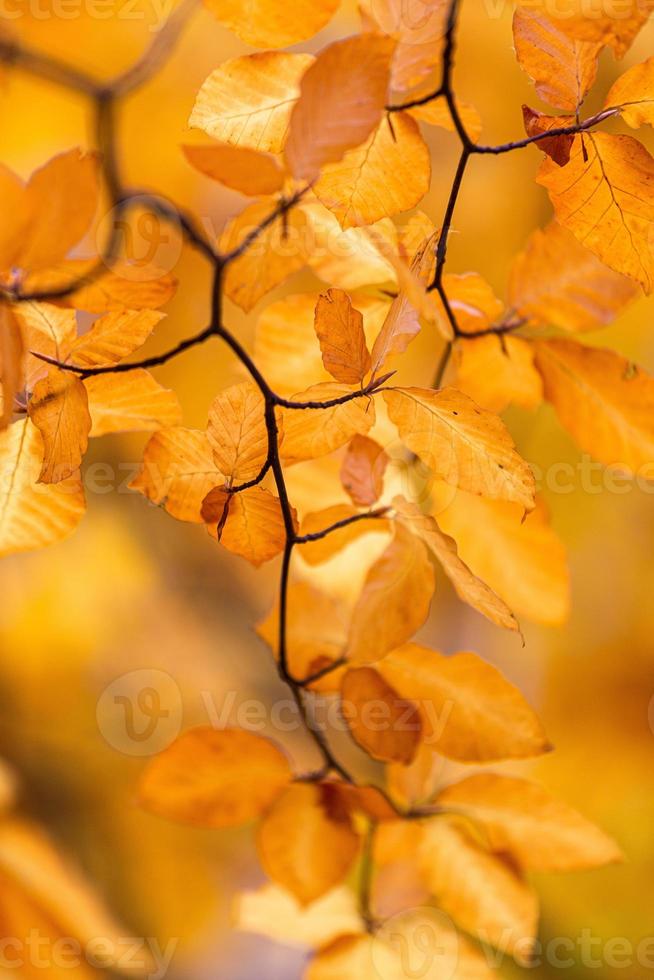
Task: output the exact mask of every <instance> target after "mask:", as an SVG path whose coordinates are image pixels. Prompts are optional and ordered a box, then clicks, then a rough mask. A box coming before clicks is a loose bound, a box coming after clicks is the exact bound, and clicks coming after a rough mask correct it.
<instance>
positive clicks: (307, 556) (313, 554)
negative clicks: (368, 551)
mask: <svg viewBox="0 0 654 980" xmlns="http://www.w3.org/2000/svg"><path fill="white" fill-rule="evenodd" d="M358 516H359V512H358V511H357V509H356V507H352V506H351V505H349V504H335V505H334V506H333V507H327V508H326V509H325V510H320V511H314V512H312V513H310V514H307V515H306V516H305V518H304V520H303V521H302V524H301V527H300V536H301V537H306V536H310V535H318V534H321V532H322V531H324V530H325V528H329V527H333V526H334V525H337V524H339V523H341V522H345V521H347V522H348V523H347V524H345V526H344V527H341V528H335V529H334V530H333V531H331V533H330V534H327V535H325V536H324V537H320V538H318V540H315V541H307V542H305V543H303V544H302V545H301V552H300V553H301V555H302V558H303V559H304V561H306V562H307V563H308V564H309V565H320V564H322V562H325V561H328V560H329V559H330V558H333V556H334V555H336V554H338V552H339V551H342V550H343V549H344V548H346V547H347V546H348V545H349V544H351V543H352V542H353V541H356V540H357V539H358V538H360V537H362V535H364V534H371V533H373V532H375V531H376V532H380V531H381V532H387V531H388V528H389V522H388V521H387V520H386V519H385V517H384V516H383V512H382V514H380V515H379V516H374V517H370V518H367V519H366V520H357V519H356V518H357V517H358Z"/></svg>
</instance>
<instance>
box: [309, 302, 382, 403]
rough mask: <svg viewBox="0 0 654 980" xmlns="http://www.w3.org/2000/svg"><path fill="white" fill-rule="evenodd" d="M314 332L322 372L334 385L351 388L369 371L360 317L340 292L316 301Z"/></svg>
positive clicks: (367, 354)
mask: <svg viewBox="0 0 654 980" xmlns="http://www.w3.org/2000/svg"><path fill="white" fill-rule="evenodd" d="M315 329H316V334H317V336H318V340H319V341H320V349H321V351H322V359H323V364H324V365H325V369H326V370H327V371H329V373H330V374H331V375H332V377H334V378H335V379H336V380H337V381H340V382H342V383H343V384H349V385H354V384H358V383H359V382H362V381H363V379H364V378H365V376H366V374H367V373H368V371H369V370H370V354H369V352H368V348H367V347H366V337H365V334H364V332H363V316H362V315H361V313H359V311H358V310H355V309H354V307H353V306H352V300H351V299H350V297H349V296H348V295H347V293H344V292H343V291H342V290H341V289H329V290H327V292H326V293H325V294H324V295H322V296H320V297H319V298H318V303H317V306H316V316H315Z"/></svg>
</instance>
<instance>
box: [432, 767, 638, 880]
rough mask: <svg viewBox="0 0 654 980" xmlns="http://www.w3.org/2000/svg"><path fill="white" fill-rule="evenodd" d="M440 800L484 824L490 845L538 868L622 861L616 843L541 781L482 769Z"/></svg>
mask: <svg viewBox="0 0 654 980" xmlns="http://www.w3.org/2000/svg"><path fill="white" fill-rule="evenodd" d="M438 802H439V804H442V805H443V806H446V807H448V808H449V807H452V808H453V809H456V811H457V813H462V814H464V815H465V816H467V817H469V818H471V819H472V820H474V821H475V822H478V823H479V824H480V827H481V830H482V832H483V833H484V834H485V836H486V838H487V840H488V844H489V846H490V848H491V849H492V850H494V851H500V852H508V853H509V854H511V855H512V856H513V857H514V858H515V859H516V861H518V863H519V864H520V865H521V866H522V867H523V868H528V869H530V870H533V871H573V870H576V869H579V868H594V867H597V866H599V865H602V864H608V863H611V862H613V861H620V860H621V859H622V854H621V852H620V849H619V848H618V846H617V845H616V843H615V842H614V841H613V840H611V838H610V837H608V836H607V835H606V834H605V833H604V832H603V831H601V830H600V829H599V828H598V827H596V826H595V825H594V824H592V823H591V822H590V821H589V820H586V818H585V817H582V816H581V814H580V813H577V811H576V810H573V809H572V807H570V806H568V804H567V803H563V802H562V801H561V800H557V799H556V797H554V796H551V795H550V793H549V792H548V791H547V790H546V789H543V787H542V786H539V785H538V784H537V783H531V782H528V781H527V780H526V779H517V778H515V777H513V776H500V775H498V774H495V773H479V774H478V775H476V776H470V777H468V779H464V780H463V781H462V782H460V783H455V784H454V785H453V786H448V787H447V788H446V789H444V790H443V792H442V793H441V794H440V795H439V797H438Z"/></svg>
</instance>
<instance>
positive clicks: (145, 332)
mask: <svg viewBox="0 0 654 980" xmlns="http://www.w3.org/2000/svg"><path fill="white" fill-rule="evenodd" d="M163 316H164V315H163V313H156V312H154V311H153V310H122V311H121V312H113V313H107V314H106V315H105V316H103V317H100V319H99V320H96V321H95V323H94V324H93V326H92V327H91V329H90V330H89V331H87V333H85V334H83V335H82V336H81V337H79V338H78V339H77V340H76V341H75V343H74V344H73V345H72V346H71V348H70V350H69V352H68V355H67V357H66V361H67V362H68V363H70V364H75V365H76V366H78V367H82V368H93V367H109V366H111V365H112V364H118V362H119V361H122V360H123V358H125V357H127V356H128V355H129V354H132V353H133V352H134V351H135V350H138V348H139V347H142V346H143V344H144V343H145V341H146V340H147V339H148V337H149V336H150V334H151V333H152V331H153V330H154V328H155V327H156V325H157V324H158V323H159V322H160V321H161V320H162V319H163Z"/></svg>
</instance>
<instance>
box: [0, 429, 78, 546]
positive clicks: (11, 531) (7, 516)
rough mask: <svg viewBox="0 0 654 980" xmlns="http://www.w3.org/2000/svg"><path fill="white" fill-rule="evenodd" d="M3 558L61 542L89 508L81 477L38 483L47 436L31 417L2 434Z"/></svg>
mask: <svg viewBox="0 0 654 980" xmlns="http://www.w3.org/2000/svg"><path fill="white" fill-rule="evenodd" d="M0 460H1V472H0V477H1V479H0V557H2V556H4V555H11V554H15V553H16V552H20V551H32V550H34V549H35V548H43V547H45V545H48V544H53V543H54V542H55V541H61V540H62V539H63V538H66V537H68V535H69V534H70V533H71V531H73V530H74V529H75V528H76V527H77V525H78V524H79V522H80V520H81V518H82V515H83V514H84V511H85V509H86V505H85V502H84V491H83V489H82V484H81V482H80V479H79V476H78V475H77V474H76V475H75V476H71V477H70V478H69V479H68V480H63V481H62V482H61V483H58V484H56V485H49V484H48V485H37V480H38V478H39V472H40V470H41V464H42V461H43V439H42V438H41V434H40V432H39V430H38V429H37V428H36V426H35V425H33V424H32V422H31V421H30V420H29V419H23V420H22V421H20V422H14V423H13V424H12V425H10V426H8V428H6V429H5V430H4V432H0Z"/></svg>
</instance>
